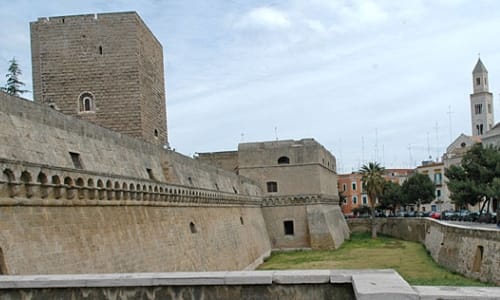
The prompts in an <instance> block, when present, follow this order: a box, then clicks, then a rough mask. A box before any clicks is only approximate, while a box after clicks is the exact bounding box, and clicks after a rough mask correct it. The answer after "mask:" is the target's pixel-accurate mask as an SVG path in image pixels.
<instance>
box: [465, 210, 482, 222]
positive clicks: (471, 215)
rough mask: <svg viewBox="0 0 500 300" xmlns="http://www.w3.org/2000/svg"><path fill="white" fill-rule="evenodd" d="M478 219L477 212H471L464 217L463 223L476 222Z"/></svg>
mask: <svg viewBox="0 0 500 300" xmlns="http://www.w3.org/2000/svg"><path fill="white" fill-rule="evenodd" d="M478 219H479V213H478V212H471V213H469V214H468V215H467V216H465V217H464V221H466V222H477V220H478Z"/></svg>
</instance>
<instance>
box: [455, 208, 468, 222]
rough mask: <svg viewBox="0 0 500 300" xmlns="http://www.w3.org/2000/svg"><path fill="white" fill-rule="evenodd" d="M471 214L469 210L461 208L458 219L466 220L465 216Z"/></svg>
mask: <svg viewBox="0 0 500 300" xmlns="http://www.w3.org/2000/svg"><path fill="white" fill-rule="evenodd" d="M469 214H470V211H468V210H461V211H459V212H458V213H457V216H456V219H457V220H458V221H465V218H466V217H467V216H468V215H469Z"/></svg>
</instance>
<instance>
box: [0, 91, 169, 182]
mask: <svg viewBox="0 0 500 300" xmlns="http://www.w3.org/2000/svg"><path fill="white" fill-rule="evenodd" d="M0 129H1V130H0V138H1V139H2V141H3V142H2V143H1V144H0V158H7V159H11V160H18V161H26V162H32V163H38V164H42V165H49V166H57V167H64V168H75V165H74V163H73V161H72V158H71V155H70V152H72V153H76V154H78V155H79V157H80V161H81V164H82V168H83V169H84V170H87V171H92V172H102V173H109V174H115V175H123V176H131V177H136V178H147V179H149V178H150V175H149V174H148V171H147V169H150V170H151V172H152V174H153V175H154V176H155V177H156V179H157V180H159V181H165V179H164V178H163V169H162V166H161V163H160V160H159V159H158V157H161V153H162V152H163V149H162V148H161V147H160V146H156V145H152V144H149V143H145V142H142V141H140V140H137V139H134V138H131V137H129V136H127V135H124V134H120V133H116V132H113V131H110V130H107V129H104V128H102V127H99V126H97V125H94V124H91V123H88V122H85V121H82V120H78V119H76V118H73V117H71V116H67V115H64V114H62V113H59V112H57V111H55V110H53V109H51V108H49V107H48V106H45V105H41V104H39V103H35V102H32V101H28V100H24V99H21V98H17V97H13V96H10V95H8V94H6V93H3V92H0Z"/></svg>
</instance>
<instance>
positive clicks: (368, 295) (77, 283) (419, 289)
mask: <svg viewBox="0 0 500 300" xmlns="http://www.w3.org/2000/svg"><path fill="white" fill-rule="evenodd" d="M308 284H311V285H314V286H316V287H317V286H318V285H323V288H325V285H328V284H332V286H331V288H332V289H335V288H339V286H344V287H345V285H346V284H348V285H352V291H353V292H354V296H355V297H356V299H361V300H365V299H370V300H372V299H373V300H378V299H383V300H391V299H411V300H417V299H423V300H431V299H435V300H437V299H442V300H447V299H500V287H446V286H435V287H433V286H414V287H411V286H410V285H409V284H408V283H407V282H406V281H405V280H404V279H403V278H402V277H401V276H400V275H399V274H398V273H397V272H395V271H394V270H392V269H384V270H286V271H236V272H171V273H124V274H75V275H19V276H14V275H12V276H11V275H5V276H0V290H2V289H3V290H6V289H10V290H12V291H15V290H17V289H32V291H31V292H30V293H37V291H38V292H43V291H44V289H54V288H56V289H57V288H66V289H73V290H75V289H78V288H102V289H108V288H120V287H127V288H129V287H132V288H133V287H136V288H143V287H144V288H147V287H155V288H156V287H171V288H175V287H181V288H182V287H185V288H204V289H206V288H208V287H210V286H212V287H217V286H226V288H236V289H238V286H240V288H242V287H244V286H266V287H265V289H264V290H268V289H271V290H272V289H273V287H274V288H276V286H279V285H281V286H282V287H279V288H278V289H282V288H291V289H290V290H288V291H294V292H297V291H299V290H302V291H304V292H305V291H307V288H308V287H307V285H308ZM299 287H300V288H299ZM326 288H327V289H330V288H329V287H326ZM37 289H40V290H37ZM257 290H259V291H262V287H261V288H257ZM257 290H256V292H257ZM247 291H248V290H247ZM0 293H3V292H1V291H0ZM56 293H57V292H56ZM292 293H293V292H292ZM290 295H292V294H289V296H290ZM305 299H307V298H305Z"/></svg>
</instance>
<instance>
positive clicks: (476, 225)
mask: <svg viewBox="0 0 500 300" xmlns="http://www.w3.org/2000/svg"><path fill="white" fill-rule="evenodd" d="M441 222H444V223H450V224H455V225H461V226H466V227H471V228H487V229H496V230H498V231H500V228H499V227H497V225H496V224H486V223H475V222H462V221H443V220H441Z"/></svg>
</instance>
